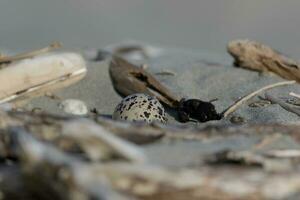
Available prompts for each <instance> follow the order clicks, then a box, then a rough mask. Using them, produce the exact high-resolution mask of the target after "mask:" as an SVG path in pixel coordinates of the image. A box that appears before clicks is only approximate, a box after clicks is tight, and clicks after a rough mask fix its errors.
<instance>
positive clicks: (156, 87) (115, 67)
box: [109, 56, 180, 107]
mask: <svg viewBox="0 0 300 200" xmlns="http://www.w3.org/2000/svg"><path fill="white" fill-rule="evenodd" d="M109 74H110V77H111V80H112V82H113V85H114V88H115V90H116V91H117V92H118V93H119V94H120V95H122V96H128V95H131V94H134V93H145V94H148V95H151V96H155V97H156V98H157V99H158V100H160V101H162V102H163V103H165V104H166V105H168V106H170V107H176V106H177V105H178V104H179V101H180V99H179V98H178V97H177V96H176V95H174V94H173V93H172V92H171V91H170V90H169V89H168V88H166V87H165V86H164V85H162V84H161V83H160V82H159V81H158V80H157V79H156V78H155V77H154V76H152V74H150V73H149V72H147V71H146V70H144V69H143V68H141V67H138V66H135V65H133V64H131V63H129V62H128V61H126V60H125V59H123V58H121V57H118V56H113V58H112V60H111V62H110V66H109Z"/></svg>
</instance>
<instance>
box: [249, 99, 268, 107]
mask: <svg viewBox="0 0 300 200" xmlns="http://www.w3.org/2000/svg"><path fill="white" fill-rule="evenodd" d="M269 105H271V102H270V101H268V100H258V101H255V102H253V103H250V104H249V105H248V106H249V107H252V108H262V107H266V106H269Z"/></svg>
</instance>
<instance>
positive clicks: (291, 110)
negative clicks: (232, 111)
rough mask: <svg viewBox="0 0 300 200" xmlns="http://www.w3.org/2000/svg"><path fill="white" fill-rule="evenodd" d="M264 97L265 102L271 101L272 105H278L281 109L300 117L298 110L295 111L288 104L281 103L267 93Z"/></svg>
mask: <svg viewBox="0 0 300 200" xmlns="http://www.w3.org/2000/svg"><path fill="white" fill-rule="evenodd" d="M265 97H266V99H267V100H269V101H271V102H272V103H276V104H278V105H280V106H281V107H282V108H283V109H285V110H287V111H289V112H292V113H295V114H296V115H298V116H300V109H297V108H295V107H293V106H291V105H289V104H288V103H285V102H284V101H282V100H281V99H279V98H276V97H274V96H273V95H271V94H268V93H267V92H266V93H265Z"/></svg>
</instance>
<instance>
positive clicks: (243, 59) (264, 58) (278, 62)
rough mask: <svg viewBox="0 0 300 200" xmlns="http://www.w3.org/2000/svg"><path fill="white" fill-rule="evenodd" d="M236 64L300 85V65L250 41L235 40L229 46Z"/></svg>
mask: <svg viewBox="0 0 300 200" xmlns="http://www.w3.org/2000/svg"><path fill="white" fill-rule="evenodd" d="M227 50H228V52H229V53H230V54H231V55H232V56H233V57H234V59H235V61H234V64H235V66H237V67H242V68H246V69H250V70H255V71H259V72H272V73H274V74H276V75H278V76H280V77H282V78H285V79H289V80H295V81H297V82H298V83H300V64H299V63H297V62H296V61H294V60H292V59H290V58H288V57H286V56H284V55H282V54H280V53H279V52H277V51H275V50H273V49H272V48H270V47H268V46H266V45H263V44H260V43H258V42H255V41H250V40H234V41H232V42H230V43H229V44H228V46H227Z"/></svg>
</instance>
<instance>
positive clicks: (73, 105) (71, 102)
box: [58, 99, 88, 115]
mask: <svg viewBox="0 0 300 200" xmlns="http://www.w3.org/2000/svg"><path fill="white" fill-rule="evenodd" d="M58 107H59V108H60V109H62V110H63V111H64V112H65V113H68V114H72V115H86V114H87V113H88V109H87V106H86V105H85V103H84V102H82V101H80V100H78V99H66V100H64V101H62V102H61V103H60V104H59V105H58Z"/></svg>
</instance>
